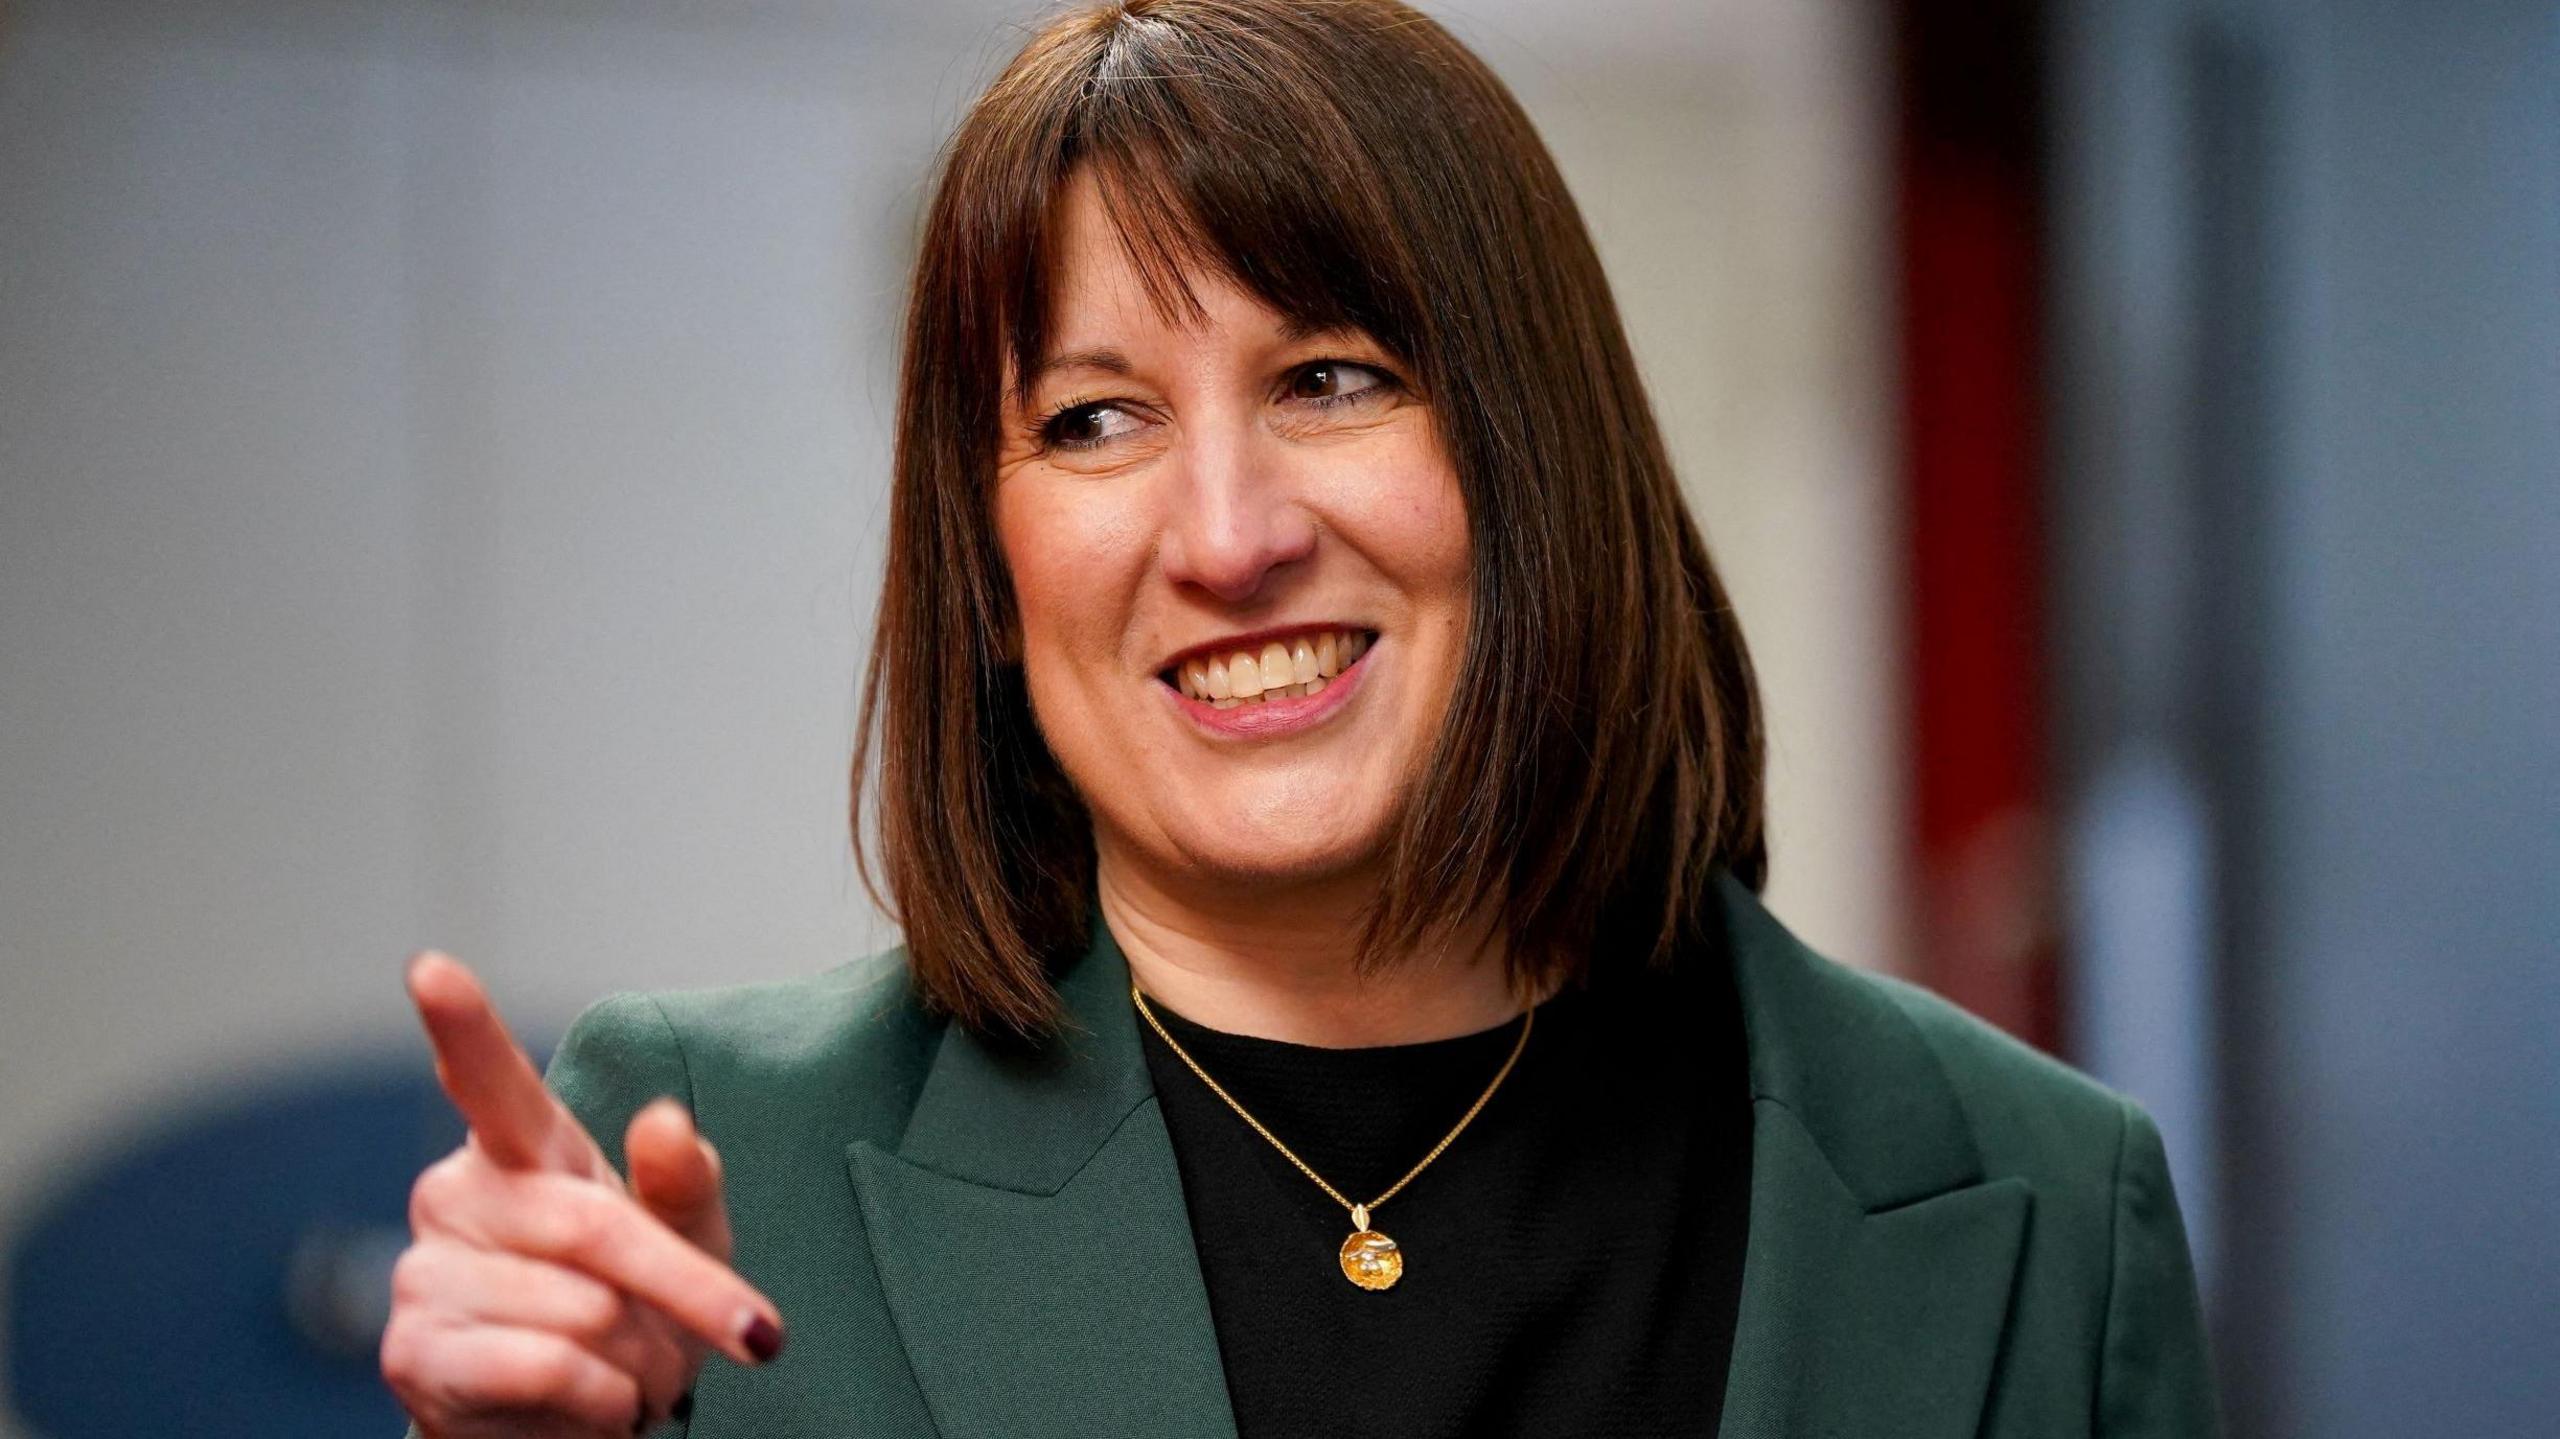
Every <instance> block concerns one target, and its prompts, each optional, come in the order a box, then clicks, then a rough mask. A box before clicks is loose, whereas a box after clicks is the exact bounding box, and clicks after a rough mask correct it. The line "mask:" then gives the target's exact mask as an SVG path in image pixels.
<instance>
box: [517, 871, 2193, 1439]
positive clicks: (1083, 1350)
mask: <svg viewBox="0 0 2560 1439" xmlns="http://www.w3.org/2000/svg"><path fill="white" fill-rule="evenodd" d="M1719 889H1720V895H1719V899H1720V906H1721V910H1722V913H1723V918H1724V922H1725V924H1726V926H1727V928H1728V932H1729V937H1730V940H1731V945H1730V950H1731V953H1732V954H1733V956H1734V959H1735V964H1736V979H1737V982H1738V985H1739V989H1740V993H1741V1002H1742V1011H1743V1017H1744V1024H1745V1029H1746V1033H1747V1035H1748V1042H1749V1047H1750V1075H1751V1093H1752V1116H1753V1132H1752V1141H1751V1143H1752V1149H1751V1162H1752V1170H1751V1215H1750V1239H1749V1244H1748V1248H1747V1258H1746V1261H1745V1266H1744V1272H1743V1287H1742V1301H1741V1311H1740V1316H1739V1327H1738V1333H1737V1336H1736V1338H1735V1342H1734V1350H1733V1356H1732V1367H1731V1370H1730V1373H1729V1377H1728V1380H1727V1383H1726V1389H1725V1408H1724V1418H1723V1424H1722V1428H1721V1431H1720V1432H1721V1435H1722V1436H1723V1439H1776V1436H1780V1435H1827V1436H1868V1435H1874V1436H1894V1439H1965V1436H1975V1435H1987V1436H2001V1439H2065V1436H2070V1435H2105V1436H2109V1439H2130V1436H2137V1435H2139V1436H2160V1439H2169V1436H2178V1439H2187V1436H2201V1435H2211V1434H2213V1433H2215V1432H2216V1420H2215V1411H2214V1400H2213V1394H2212V1388H2211V1384H2210V1381H2209V1378H2208V1372H2207V1363H2206V1356H2205V1349H2204V1339H2203V1333H2202V1326H2201V1324H2200V1322H2199V1319H2198V1313H2197V1304H2196V1290H2195V1281H2194V1277H2193V1273H2192V1271H2191V1268H2190V1265H2189V1261H2188V1255H2187V1245H2186V1237H2185V1232H2184V1229H2183V1227H2182V1225H2181V1223H2180V1221H2179V1217H2178V1208H2177V1201H2176V1199H2175V1198H2174V1196H2173V1195H2172V1193H2171V1191H2170V1185H2169V1171H2168V1164H2167V1161H2166V1159H2165V1158H2164V1156H2163V1154H2162V1152H2161V1147H2160V1137H2159V1133H2158V1131H2157V1130H2155V1129H2154V1128H2153V1126H2152V1123H2151V1121H2150V1119H2149V1118H2148V1117H2147V1116H2145V1115H2144V1113H2143V1112H2142V1111H2141V1110H2140V1109H2139V1108H2137V1107H2135V1106H2134V1105H2133V1104H2132V1103H2130V1102H2128V1101H2127V1100H2124V1099H2122V1098H2119V1097H2118V1096H2116V1095H2114V1094H2112V1093H2110V1092H2108V1091H2107V1090H2105V1089H2102V1088H2100V1087H2099V1086H2098V1085H2097V1084H2096V1083H2094V1082H2092V1081H2091V1080H2089V1079H2087V1078H2085V1077H2083V1076H2082V1075H2080V1074H2078V1073H2076V1072H2074V1071H2072V1070H2070V1069H2067V1068H2065V1067H2063V1066H2062V1065H2060V1064H2057V1063H2055V1062H2053V1061H2052V1060H2049V1059H2047V1058H2045V1057H2043V1056H2041V1055H2039V1054H2037V1053H2036V1052H2034V1051H2033V1050H2030V1049H2029V1048H2027V1047H2026V1046H2024V1045H2021V1044H2018V1043H2016V1042H2014V1041H2012V1040H2010V1039H2008V1038H2006V1037H2004V1036H2003V1035H2001V1034H2000V1033H1998V1032H1997V1031H1995V1030H1993V1029H1991V1028H1990V1027H1988V1026H1986V1025H1984V1024H1982V1023H1981V1022H1979V1021H1977V1020H1975V1019H1972V1018H1970V1017H1969V1016H1967V1015H1965V1014H1964V1013H1962V1012H1961V1011H1959V1010H1957V1009H1956V1008H1954V1007H1953V1006H1951V1005H1949V1004H1947V1003H1945V1002H1944V1001H1941V1000H1939V999H1936V998H1934V997H1932V996H1930V995H1929V994H1927V993H1925V992H1924V991H1922V990H1920V989H1917V988H1914V987H1912V986H1910V985H1907V984H1902V983H1899V982H1897V981H1894V980H1891V979H1886V978H1880V977H1878V976H1875V975H1871V974H1866V973H1862V972H1860V971H1856V970H1852V969H1849V968H1846V967H1843V966H1840V965H1837V964H1834V963H1832V962H1831V961H1829V960H1826V959H1824V958H1822V957H1820V956H1818V955H1816V954H1814V953H1813V952H1812V951H1810V950H1808V949H1806V948H1805V947H1804V946H1803V945H1802V944H1801V943H1799V942H1798V941H1797V940H1796V939H1795V938H1794V936H1792V935H1790V934H1789V933H1788V932H1787V931H1786V930H1785V929H1784V928H1782V927H1781V926H1780V925H1779V924H1778V923H1777V921H1776V920H1774V919H1773V918H1771V917H1770V915H1769V913H1768V912H1767V911H1766V910H1765V909H1763V908H1762V907H1761V906H1760V904H1759V902H1758V900H1757V899H1755V898H1754V897H1753V896H1752V895H1751V894H1750V892H1749V891H1747V890H1746V889H1744V888H1743V887H1742V886H1741V885H1740V884H1738V883H1735V882H1733V881H1732V880H1731V879H1730V878H1725V879H1721V880H1720V881H1719ZM898 960H899V956H898V954H897V952H896V951H891V952H889V953H888V954H885V955H881V956H877V957H875V958H874V959H872V960H870V961H866V962H862V963H858V964H854V965H848V966H845V967H844V968H841V969H838V970H835V971H833V972H831V973H829V974H826V975H824V976H821V977H818V978H814V979H805V980H797V981H791V982H786V983H780V984H769V985H756V986H749V987H745V988H736V989H724V990H713V991H706V992H700V993H671V994H658V995H620V996H616V997H614V998H611V999H607V1000H605V1001H603V1002H602V1003H600V1004H598V1005H596V1006H595V1007H594V1008H593V1009H591V1010H589V1011H588V1012H587V1013H586V1014H585V1015H584V1016H583V1017H582V1018H580V1019H579V1021H578V1022H577V1024H576V1025H575V1026H574V1027H573V1028H572V1029H571V1031H570V1032H569V1035H568V1036H567V1038H566V1039H565V1040H564V1042H563V1044H562V1046H561V1049H560V1051H559V1054H558V1055H557V1057H556V1058H555V1059H554V1061H553V1064H552V1070H551V1079H552V1083H553V1084H554V1086H555V1087H556V1088H557V1089H558V1090H559V1091H560V1093H562V1094H563V1095H564V1096H565V1097H566V1098H567V1100H568V1103H569V1104H570V1106H571V1107H572V1108H573V1109H574V1110H575V1111H576V1112H577V1113H578V1114H579V1115H580V1116H581V1117H582V1118H583V1119H584V1120H585V1121H586V1123H587V1125H588V1127H589V1128H590V1129H592V1130H593V1131H594V1132H595V1133H596V1135H597V1136H598V1137H599V1138H600V1139H602V1140H603V1141H604V1142H605V1144H606V1147H607V1149H608V1151H611V1150H613V1149H615V1148H616V1147H617V1145H618V1141H619V1138H620V1136H621V1134H622V1130H623V1125H624V1122H625V1121H626V1120H627V1119H628V1118H629V1116H630V1115H631V1114H632V1112H633V1111H635V1110H636V1109H638V1108H639V1106H640V1105H642V1104H643V1103H645V1102H647V1101H648V1100H649V1099H651V1098H653V1097H655V1096H658V1095H661V1094H673V1095H676V1096H678V1097H679V1098H681V1099H683V1100H684V1101H685V1102H687V1103H688V1104H690V1105H691V1106H692V1107H693V1110H694V1113H695V1114H696V1115H697V1116H698V1118H699V1122H700V1124H701V1126H702V1128H703V1130H704V1132H705V1133H707V1134H708V1135H709V1136H710V1137H711V1139H712V1140H713V1142H714V1143H716V1144H718V1145H719V1146H720V1150H721V1153H722V1156H723V1158H724V1160H725V1161H726V1169H727V1174H728V1186H729V1189H728V1192H729V1204H730V1214H731V1221H732V1225H733V1228H734V1230H735V1232H736V1236H737V1257H736V1263H737V1265H738V1268H739V1270H740V1271H741V1272H742V1273H744V1274H745V1275H746V1276H747V1278H748V1279H750V1280H751V1281H753V1282H754V1283H756V1284H758V1285H759V1286H761V1287H762V1288H763V1289H764V1291H765V1292H766V1293H767V1294H770V1295H771V1296H772V1297H773V1299H774V1301H775V1302H776V1303H778V1304H779V1305H781V1307H782V1313H783V1316H784V1318H785V1321H786V1323H787V1324H788V1327H789V1337H790V1343H789V1347H788V1349H787V1350H786V1352H785V1353H784V1354H783V1355H782V1357H781V1358H780V1359H779V1360H777V1361H776V1362H775V1363H773V1364H772V1365H770V1366H768V1367H765V1368H762V1369H756V1370H746V1369H741V1368H737V1367H735V1366H733V1365H730V1364H728V1363H727V1362H726V1361H724V1360H721V1359H718V1358H716V1357H715V1358H714V1359H713V1360H712V1361H711V1363H710V1366H709V1367H708V1368H707V1369H705V1371H704V1372H703V1374H702V1377H701V1380H700V1383H699V1386H698V1387H697V1389H696V1403H695V1408H694V1410H693V1417H692V1420H691V1423H690V1428H689V1431H688V1432H689V1433H690V1435H692V1436H696V1439H803V1436H805V1439H821V1436H824V1439H857V1436H899V1439H905V1436H926V1435H939V1436H944V1439H961V1436H979V1435H987V1436H996V1435H1002V1436H1013V1437H1014V1439H1020V1436H1037V1435H1077V1436H1095V1435H1111V1436H1122V1439H1174V1436H1215V1435H1232V1434H1233V1433H1234V1421H1233V1417H1232V1415H1231V1413H1230V1410H1229V1407H1228V1403H1227V1392H1226V1381H1225V1377H1224V1374H1223V1372H1222V1370H1221V1368H1220V1365H1219V1358H1218V1342H1217V1337H1216V1335H1215V1333H1214V1332H1213V1330H1212V1327H1211V1323H1210V1317H1209V1302H1208V1297H1207V1294H1206V1292H1205V1291H1204V1289H1203V1287H1202V1283H1201V1279H1200V1267H1199V1262H1198V1259H1197V1256H1196V1254H1195V1252H1194V1250H1193V1246H1192V1238H1191V1228H1190V1223H1189V1220H1188V1219H1187V1218H1186V1216H1185V1212H1184V1208H1183V1198H1182V1185H1181V1179H1180V1177H1179V1175H1178V1173H1177V1171H1176V1170H1175V1167H1174V1156H1173V1149H1172V1146H1171V1143H1170V1142H1169V1140H1168V1139H1167V1137H1166V1133H1165V1126H1164V1120H1163V1117H1162V1115H1161V1114H1160V1113H1159V1111H1158V1109H1157V1105H1156V1099H1155V1093H1154V1088H1153V1085H1152V1083H1151V1082H1150V1080H1149V1078H1148V1073H1147V1066H1146V1063H1145V1060H1144V1057H1143V1055H1142V1054H1141V1052H1140V1049H1139V1044H1138V1034H1137V1028H1136V1025H1137V1020H1136V1018H1135V1016H1134V1015H1133V1013H1132V1012H1131V1009H1130V1005H1129V996H1128V971H1127V967H1126V963H1125V961H1124V960H1123V959H1122V957H1121V954H1120V951H1119V948H1118V946H1117V945H1116V944H1115V943H1114V942H1113V940H1112V938H1111V935H1110V933H1109V931H1108V929H1107V928H1106V927H1104V926H1102V925H1100V924H1096V926H1095V933H1094V939H1093V944H1092V947H1091V949H1090V951H1089V952H1088V953H1087V954H1086V955H1085V956H1084V958H1083V959H1082V960H1081V961H1079V962H1077V963H1076V964H1074V965H1073V966H1072V967H1070V968H1069V969H1068V970H1067V971H1066V972H1065V973H1064V974H1063V975H1062V976H1061V977H1060V990H1061V993H1062V994H1063V996H1064V998H1065V1002H1066V1007H1067V1010H1068V1012H1069V1014H1070V1015H1071V1016H1072V1019H1073V1024H1072V1026H1071V1028H1070V1029H1069V1030H1068V1031H1067V1034H1066V1036H1065V1038H1063V1039H1062V1040H1060V1041H1058V1042H1056V1043H1053V1044H1051V1045H1049V1046H1047V1047H1046V1048H1045V1049H1044V1050H1042V1051H1041V1052H1039V1053H1036V1054H1014V1055H1008V1054H1004V1053H1000V1052H999V1051H998V1050H996V1049H994V1048H992V1047H990V1046H987V1045H985V1044H982V1043H980V1042H979V1041H978V1040H977V1039H975V1038H973V1037H972V1036H971V1035H969V1034H968V1033H967V1032H965V1031H963V1030H960V1029H958V1028H956V1027H953V1026H949V1025H946V1024H943V1023H941V1022H938V1021H936V1020H934V1019H932V1018H930V1017H928V1016H927V1015H926V1014H925V1013H924V1011H923V1010H922V1009H921V1008H920V1007H919V1005H918V1004H917V1002H916V998H915V996H914V994H913V993H912V992H911V990H910V989H909V987H908V986H907V983H906V980H905V976H904V971H903V967H902V965H901V964H900V963H899V962H898ZM615 1158H616V1162H617V1163H619V1162H620V1156H619V1154H616V1156H615ZM1386 1372H1387V1373H1388V1375H1389V1376H1390V1381H1389V1382H1392V1374H1393V1363H1392V1358H1391V1357H1388V1362H1387V1365H1386Z"/></svg>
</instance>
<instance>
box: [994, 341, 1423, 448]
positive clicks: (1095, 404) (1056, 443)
mask: <svg viewBox="0 0 2560 1439" xmlns="http://www.w3.org/2000/svg"><path fill="white" fill-rule="evenodd" d="M1327 366H1332V367H1334V368H1337V369H1349V370H1362V371H1366V372H1367V373H1368V374H1370V375H1373V376H1375V377H1376V379H1377V383H1376V384H1374V385H1370V386H1368V387H1367V388H1365V389H1358V390H1353V391H1352V392H1351V393H1349V394H1347V395H1310V396H1307V397H1304V398H1298V397H1294V396H1293V397H1291V398H1292V399H1293V400H1294V401H1295V403H1298V404H1301V405H1316V406H1320V407H1323V408H1325V409H1331V408H1332V407H1334V406H1336V405H1351V404H1358V403H1360V402H1362V401H1365V400H1372V399H1376V398H1378V397H1380V396H1383V395H1391V394H1393V393H1395V392H1396V390H1397V389H1399V388H1401V387H1402V385H1403V381H1401V380H1398V379H1397V378H1396V377H1395V376H1394V375H1393V374H1391V373H1389V372H1388V371H1387V370H1385V369H1383V368H1381V367H1379V366H1377V365H1372V364H1369V363H1367V362H1366V361H1362V360H1309V361H1307V362H1306V363H1304V364H1301V365H1292V366H1291V367H1290V368H1289V372H1288V374H1287V375H1286V376H1284V377H1283V378H1282V380H1281V389H1282V390H1283V391H1284V392H1285V391H1286V390H1287V389H1288V388H1289V386H1290V385H1291V384H1293V383H1294V382H1295V381H1296V380H1297V378H1298V377H1299V376H1300V375H1303V374H1305V373H1306V372H1307V371H1309V370H1316V369H1323V368H1325V367H1327ZM1120 403H1121V402H1120V401H1118V400H1108V399H1091V398H1079V399H1072V400H1068V401H1067V402H1065V403H1064V404H1061V405H1057V406H1055V407H1053V408H1051V409H1050V410H1049V411H1048V412H1047V413H1045V414H1043V415H1041V416H1040V417H1039V418H1038V419H1036V420H1034V421H1032V423H1031V435H1032V438H1033V439H1036V440H1038V441H1039V442H1040V446H1041V448H1042V449H1047V450H1092V449H1099V448H1101V447H1102V446H1104V445H1107V444H1109V443H1111V441H1110V440H1107V439H1104V440H1064V439H1060V438H1058V435H1057V425H1058V422H1059V421H1060V420H1063V419H1065V418H1066V417H1067V416H1069V415H1071V414H1074V413H1075V412H1076V411H1078V410H1098V409H1101V408H1104V407H1105V406H1110V405H1117V404H1120Z"/></svg>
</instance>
